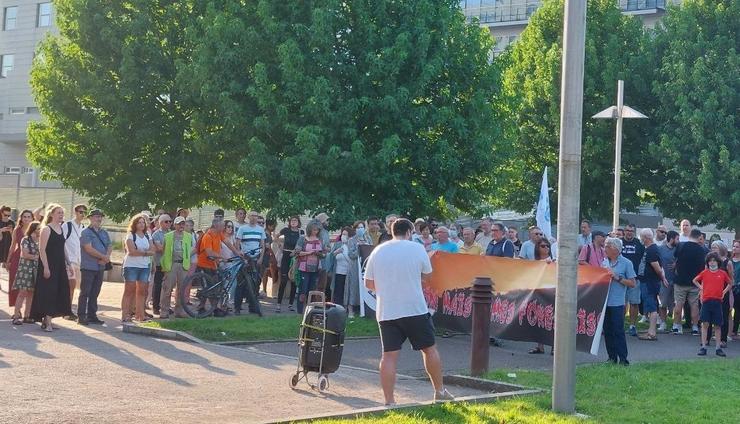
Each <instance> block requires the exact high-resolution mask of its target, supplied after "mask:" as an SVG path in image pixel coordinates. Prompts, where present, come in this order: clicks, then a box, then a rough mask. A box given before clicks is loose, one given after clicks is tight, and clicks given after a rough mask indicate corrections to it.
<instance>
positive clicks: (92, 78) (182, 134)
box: [28, 0, 228, 219]
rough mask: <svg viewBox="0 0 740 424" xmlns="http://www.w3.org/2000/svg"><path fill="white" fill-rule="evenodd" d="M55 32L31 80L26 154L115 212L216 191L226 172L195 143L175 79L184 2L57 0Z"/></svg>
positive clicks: (185, 97) (195, 199)
mask: <svg viewBox="0 0 740 424" xmlns="http://www.w3.org/2000/svg"><path fill="white" fill-rule="evenodd" d="M55 6H56V9H57V25H58V26H59V30H60V35H59V36H50V37H47V38H46V39H45V40H44V41H43V42H42V43H41V45H40V47H39V54H38V55H37V56H36V59H35V61H34V67H33V70H32V74H31V85H32V87H33V91H34V94H35V97H36V101H37V104H38V106H39V108H40V110H41V112H42V115H43V120H42V121H40V122H35V123H32V124H31V125H30V128H29V153H28V154H29V157H30V159H31V160H32V161H33V162H34V163H36V164H37V165H38V166H40V167H41V168H42V169H43V170H44V171H45V172H46V173H47V177H50V178H55V179H58V180H60V181H61V182H62V183H63V184H64V185H65V186H68V187H71V188H74V189H75V190H77V191H79V192H81V193H83V194H84V195H86V196H89V197H91V198H92V202H93V203H94V204H95V205H97V206H99V207H102V208H104V209H105V210H106V212H107V213H108V214H109V215H112V216H113V217H115V218H119V219H121V218H123V217H125V216H126V215H128V214H130V213H132V212H134V211H138V210H142V209H146V208H148V207H150V206H170V207H174V206H177V205H183V206H193V205H197V204H200V203H202V202H204V201H208V200H223V198H222V197H220V193H219V192H217V191H214V188H216V187H218V186H219V185H221V184H223V182H224V180H228V178H226V176H227V175H228V174H224V173H219V172H218V170H216V169H213V167H212V166H210V164H211V163H212V161H213V160H214V159H215V158H217V157H218V156H217V154H216V153H215V152H209V151H207V150H206V151H199V150H197V148H196V147H197V146H196V145H195V143H194V140H193V135H192V130H191V128H190V116H191V115H192V112H193V106H194V101H193V99H192V96H191V93H189V92H187V91H185V90H183V89H182V85H181V84H178V82H177V73H178V66H179V65H180V63H187V62H189V60H190V58H189V57H190V51H191V49H192V46H191V45H189V43H188V42H187V40H186V39H185V37H184V34H185V32H184V31H185V28H187V27H188V26H189V25H190V18H189V16H191V13H192V12H193V9H192V7H191V6H192V5H191V4H190V3H189V2H177V1H165V0H156V1H154V0H130V1H120V2H105V1H92V0H60V1H57V2H55Z"/></svg>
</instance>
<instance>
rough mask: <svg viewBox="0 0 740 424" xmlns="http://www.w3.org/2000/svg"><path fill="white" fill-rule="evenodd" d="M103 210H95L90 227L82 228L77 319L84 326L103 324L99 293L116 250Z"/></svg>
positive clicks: (90, 216)
mask: <svg viewBox="0 0 740 424" xmlns="http://www.w3.org/2000/svg"><path fill="white" fill-rule="evenodd" d="M103 216H104V215H103V212H101V211H100V210H99V209H93V210H92V211H91V212H90V214H88V216H87V217H88V218H89V219H90V226H89V227H87V228H85V229H84V230H82V234H81V235H80V245H81V246H82V250H81V255H80V269H81V274H82V281H81V282H80V297H79V299H78V302H77V316H78V317H77V322H78V323H79V324H80V325H88V324H102V323H103V321H101V320H100V319H99V318H98V295H100V289H101V287H103V273H104V272H105V267H106V264H108V263H109V262H110V254H111V252H112V251H113V243H111V240H110V236H109V235H108V232H107V231H105V230H104V229H103V227H102V226H101V224H102V223H103Z"/></svg>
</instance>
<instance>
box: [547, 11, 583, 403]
mask: <svg viewBox="0 0 740 424" xmlns="http://www.w3.org/2000/svg"><path fill="white" fill-rule="evenodd" d="M585 45H586V1H585V0H565V15H564V17H563V65H562V69H563V72H562V79H561V88H560V92H561V95H560V156H559V159H558V168H559V171H558V249H559V250H558V252H559V253H558V258H559V259H558V261H557V276H558V277H557V278H558V285H557V288H556V290H555V345H554V347H553V348H554V351H555V357H554V360H553V375H552V377H553V378H552V409H553V410H555V411H558V412H565V413H573V412H574V411H575V388H576V322H577V318H576V307H577V301H578V261H577V260H576V258H577V257H578V254H577V253H578V243H577V241H576V234H578V223H579V216H578V215H579V206H580V202H581V130H582V124H583V63H584V54H585Z"/></svg>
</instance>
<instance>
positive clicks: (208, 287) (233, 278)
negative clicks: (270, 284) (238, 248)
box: [178, 256, 262, 318]
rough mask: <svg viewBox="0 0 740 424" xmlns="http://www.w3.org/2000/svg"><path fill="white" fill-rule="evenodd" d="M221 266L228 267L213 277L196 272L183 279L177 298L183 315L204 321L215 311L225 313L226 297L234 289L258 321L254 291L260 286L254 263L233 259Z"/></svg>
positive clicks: (252, 260)
mask: <svg viewBox="0 0 740 424" xmlns="http://www.w3.org/2000/svg"><path fill="white" fill-rule="evenodd" d="M223 263H227V264H228V265H227V266H225V267H223V268H219V269H218V271H216V275H215V276H213V275H211V274H208V273H206V272H203V271H197V272H195V273H194V274H193V275H191V276H189V277H187V278H186V279H185V281H184V282H183V284H182V289H181V290H180V293H179V294H178V295H179V296H180V304H181V305H182V307H183V309H184V310H185V313H187V314H188V315H190V316H191V317H193V318H205V317H208V316H211V315H213V314H214V312H215V311H216V310H217V309H221V310H225V309H226V306H227V304H228V300H229V293H230V292H231V289H232V288H233V287H234V285H237V288H238V289H241V290H239V291H240V292H243V293H244V294H245V295H246V297H247V303H248V304H249V311H250V312H251V313H255V314H257V315H259V316H260V317H261V316H262V310H261V308H260V303H259V301H258V300H257V296H256V295H255V292H254V287H255V286H256V284H259V283H260V282H259V280H258V279H257V275H258V273H257V265H256V263H255V260H254V259H252V258H250V257H248V256H247V257H245V258H242V257H239V256H235V257H233V258H231V259H227V260H225V261H223Z"/></svg>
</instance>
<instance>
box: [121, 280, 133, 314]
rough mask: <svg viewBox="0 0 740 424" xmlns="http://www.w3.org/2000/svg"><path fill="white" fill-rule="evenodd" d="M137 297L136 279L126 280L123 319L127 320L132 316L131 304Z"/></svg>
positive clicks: (122, 301)
mask: <svg viewBox="0 0 740 424" xmlns="http://www.w3.org/2000/svg"><path fill="white" fill-rule="evenodd" d="M134 297H136V281H126V282H125V283H124V286H123V297H122V298H121V320H122V321H125V320H127V319H129V318H130V317H131V306H132V304H133V300H134Z"/></svg>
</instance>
